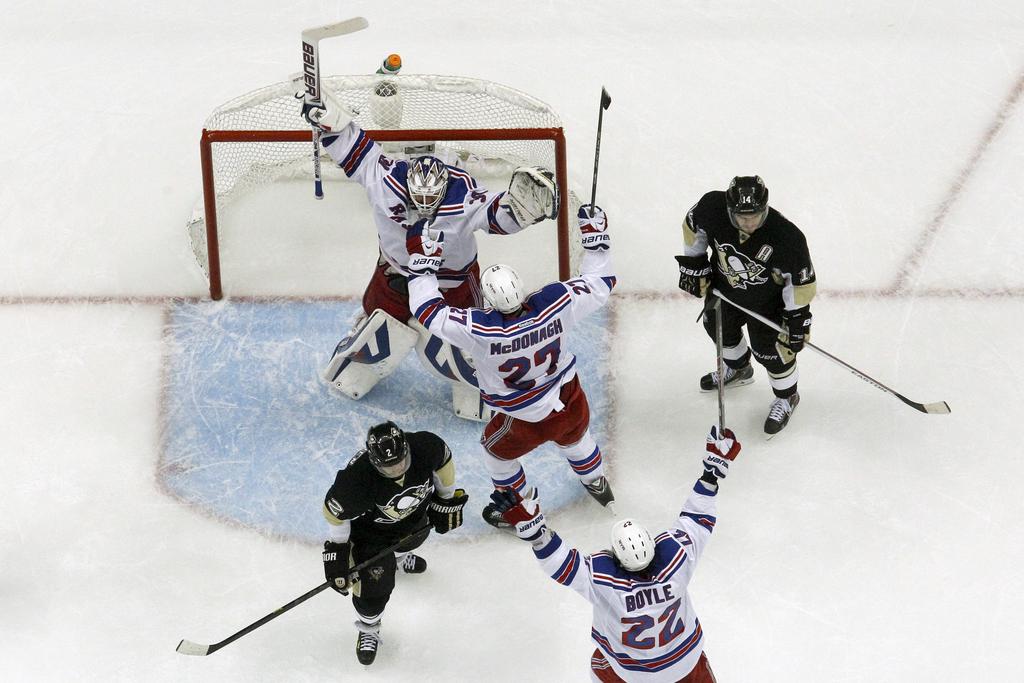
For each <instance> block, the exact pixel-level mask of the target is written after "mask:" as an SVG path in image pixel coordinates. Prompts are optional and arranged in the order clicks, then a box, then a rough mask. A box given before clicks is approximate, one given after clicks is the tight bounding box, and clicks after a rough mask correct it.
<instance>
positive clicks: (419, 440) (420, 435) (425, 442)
mask: <svg viewBox="0 0 1024 683" xmlns="http://www.w3.org/2000/svg"><path fill="white" fill-rule="evenodd" d="M405 438H406V440H407V441H408V442H409V448H410V449H411V450H412V452H413V454H416V453H422V452H424V451H426V450H428V449H438V448H441V447H443V445H444V440H443V439H442V438H441V437H439V436H438V435H437V434H434V433H433V432H406V433H405Z"/></svg>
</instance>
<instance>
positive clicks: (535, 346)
mask: <svg viewBox="0 0 1024 683" xmlns="http://www.w3.org/2000/svg"><path fill="white" fill-rule="evenodd" d="M578 219H579V225H580V232H581V233H582V235H583V240H582V241H583V247H584V256H583V262H582V264H581V265H580V276H579V277H578V278H574V279H572V280H566V281H565V282H553V283H551V284H548V285H546V286H544V287H542V288H541V289H539V290H538V291H536V292H534V293H532V294H529V295H527V293H526V290H524V289H523V284H522V281H521V280H520V279H519V276H518V275H517V274H516V272H515V271H514V270H512V269H511V268H509V267H508V266H504V265H497V266H492V267H490V268H488V269H487V270H486V271H484V274H483V277H482V278H481V284H482V286H483V290H484V298H485V299H486V300H487V303H488V304H489V305H490V308H486V309H479V308H455V307H452V306H449V305H448V304H447V303H445V301H444V299H443V298H442V297H441V293H440V292H439V290H438V281H437V276H436V275H435V273H436V272H438V269H439V268H440V267H441V264H442V262H443V261H442V258H441V252H442V250H443V251H444V253H445V254H447V243H446V242H444V238H445V235H440V234H439V235H437V236H436V238H435V236H434V235H433V233H429V234H428V233H424V236H423V240H422V242H421V245H422V248H421V249H420V252H419V253H415V254H412V256H411V257H410V260H409V270H410V271H411V272H413V273H414V275H413V276H412V277H411V278H410V280H409V300H410V302H411V304H412V308H413V311H415V313H416V317H417V318H418V319H419V321H420V323H421V324H422V325H423V326H424V327H425V328H427V329H428V330H429V331H430V332H431V333H433V334H435V335H437V336H438V337H440V338H441V339H444V340H445V341H447V342H449V343H450V344H452V346H456V347H458V348H460V349H463V350H464V351H466V352H467V353H469V355H470V356H472V358H473V360H474V362H475V364H476V376H477V381H478V383H479V386H480V398H481V400H482V401H483V402H484V403H485V404H486V405H487V406H489V407H490V408H491V409H492V410H493V411H495V412H494V416H493V417H492V418H491V420H490V421H489V422H488V423H487V426H486V427H485V428H484V433H483V436H482V437H481V443H482V444H483V446H484V450H485V451H486V452H487V455H486V458H485V463H486V466H487V469H488V472H489V474H490V476H491V481H492V482H493V484H494V487H495V489H497V490H501V489H515V490H517V491H523V490H524V489H525V487H526V473H525V472H524V470H523V467H522V465H520V464H519V458H520V457H521V456H523V455H526V454H527V453H529V452H530V451H532V450H534V449H535V448H537V447H538V446H540V445H541V444H543V443H546V442H548V441H553V442H554V443H555V445H556V446H557V447H558V449H559V451H560V452H561V453H562V455H564V456H565V458H566V460H568V462H569V465H570V466H571V467H572V469H573V471H574V472H575V473H576V475H577V476H579V478H580V482H581V483H582V484H583V486H584V487H585V488H586V489H587V492H588V493H590V495H591V496H593V497H594V498H595V499H596V500H597V501H598V502H599V503H600V504H601V505H604V506H607V505H609V504H610V503H611V502H612V501H613V500H614V496H613V494H612V490H611V486H610V485H609V484H608V480H607V479H606V478H605V476H604V465H603V459H602V456H601V449H600V448H599V447H598V445H597V442H596V441H595V440H594V437H593V436H592V435H591V433H590V408H589V406H588V404H587V397H586V394H585V393H584V392H583V389H582V387H581V386H580V382H579V379H578V378H577V376H576V357H575V356H574V355H573V354H572V353H571V352H570V351H569V350H567V349H565V348H563V346H562V342H563V338H564V337H565V335H566V334H567V333H568V332H569V330H571V329H572V328H573V327H574V326H575V325H576V323H578V322H579V321H580V320H581V319H582V318H583V317H584V316H586V315H588V314H590V313H592V312H594V311H596V310H597V309H599V308H600V307H601V306H603V305H604V304H605V302H607V301H608V297H609V295H610V294H611V291H612V288H613V287H614V286H615V275H614V274H613V271H612V266H611V252H610V249H609V244H610V241H609V236H608V233H607V232H606V230H607V227H608V219H607V217H606V216H605V214H604V212H603V211H602V210H601V209H600V208H597V207H594V210H593V216H591V215H590V208H589V207H586V206H585V207H582V208H581V209H580V212H579V216H578ZM484 519H485V520H486V521H487V522H488V523H489V524H491V525H493V526H497V527H508V524H506V523H505V522H504V520H502V519H501V517H500V515H497V514H496V513H495V511H494V507H493V505H489V506H487V507H486V508H485V509H484Z"/></svg>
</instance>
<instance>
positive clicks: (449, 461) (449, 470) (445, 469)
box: [434, 446, 455, 488]
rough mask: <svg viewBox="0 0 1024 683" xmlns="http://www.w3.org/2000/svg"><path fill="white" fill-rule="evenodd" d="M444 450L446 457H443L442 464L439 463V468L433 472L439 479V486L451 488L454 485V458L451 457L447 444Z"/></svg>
mask: <svg viewBox="0 0 1024 683" xmlns="http://www.w3.org/2000/svg"><path fill="white" fill-rule="evenodd" d="M444 450H445V453H446V455H447V456H448V457H447V458H445V461H444V464H443V465H441V467H440V469H437V470H435V471H434V474H436V475H437V478H438V479H439V480H440V482H441V486H444V487H445V488H451V487H453V486H455V460H454V459H453V458H452V456H451V453H450V452H448V447H447V446H446V447H445V449H444Z"/></svg>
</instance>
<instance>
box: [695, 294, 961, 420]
mask: <svg viewBox="0 0 1024 683" xmlns="http://www.w3.org/2000/svg"><path fill="white" fill-rule="evenodd" d="M711 293H712V294H714V295H715V296H717V297H718V298H719V299H721V300H722V301H724V302H725V303H727V304H729V305H730V306H732V307H733V308H736V309H738V310H741V311H743V312H744V313H746V314H747V315H749V316H750V317H752V318H755V319H757V320H760V321H761V322H762V323H764V324H765V325H767V326H768V327H770V328H772V329H773V330H775V331H776V332H782V331H783V330H782V328H781V327H780V326H779V325H778V324H777V323H775V322H773V321H771V320H769V319H768V318H765V317H764V316H763V315H758V314H757V313H754V312H753V311H751V310H750V309H747V308H744V307H743V306H740V305H739V304H737V303H734V302H732V301H730V300H729V299H728V298H726V297H725V296H724V295H723V294H722V293H721V292H720V291H718V290H717V289H713V290H711ZM804 346H806V347H807V348H809V349H814V350H815V351H817V352H818V353H819V354H821V355H822V356H825V358H828V359H829V360H830V361H832V362H833V363H835V364H836V365H839V366H841V367H843V368H846V370H848V371H849V372H850V373H851V374H853V375H854V376H856V377H859V378H861V379H862V380H864V381H865V382H867V383H868V384H870V385H871V386H873V387H875V388H876V389H881V390H882V391H884V392H885V393H887V394H891V395H893V396H895V397H896V398H898V399H899V400H901V401H903V402H904V403H906V404H907V405H908V406H910V407H911V408H913V409H914V410H919V411H921V412H922V413H928V414H929V415H948V414H949V413H950V412H951V411H950V409H949V404H948V403H946V402H945V401H938V402H936V403H918V402H917V401H911V400H910V399H909V398H907V397H906V396H904V395H903V394H901V393H899V392H898V391H895V390H893V389H890V388H889V387H887V386H885V385H884V384H882V383H881V382H879V381H878V380H877V379H875V378H874V377H871V376H870V375H868V374H865V373H864V372H861V371H860V370H858V369H857V368H855V367H853V366H852V365H850V364H849V363H847V362H846V361H844V360H842V359H841V358H837V357H836V356H833V355H832V354H831V353H829V352H828V351H826V350H825V349H823V348H821V347H820V346H815V345H814V344H812V343H811V342H809V341H808V342H804Z"/></svg>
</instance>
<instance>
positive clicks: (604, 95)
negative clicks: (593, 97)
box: [601, 85, 612, 110]
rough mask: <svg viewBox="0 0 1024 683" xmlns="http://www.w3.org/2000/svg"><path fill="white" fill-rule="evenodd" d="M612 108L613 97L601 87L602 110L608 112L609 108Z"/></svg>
mask: <svg viewBox="0 0 1024 683" xmlns="http://www.w3.org/2000/svg"><path fill="white" fill-rule="evenodd" d="M610 106H612V96H611V95H609V94H608V91H607V90H605V89H604V86H603V85H602V86H601V109H605V110H607V109H608V107H610Z"/></svg>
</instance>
